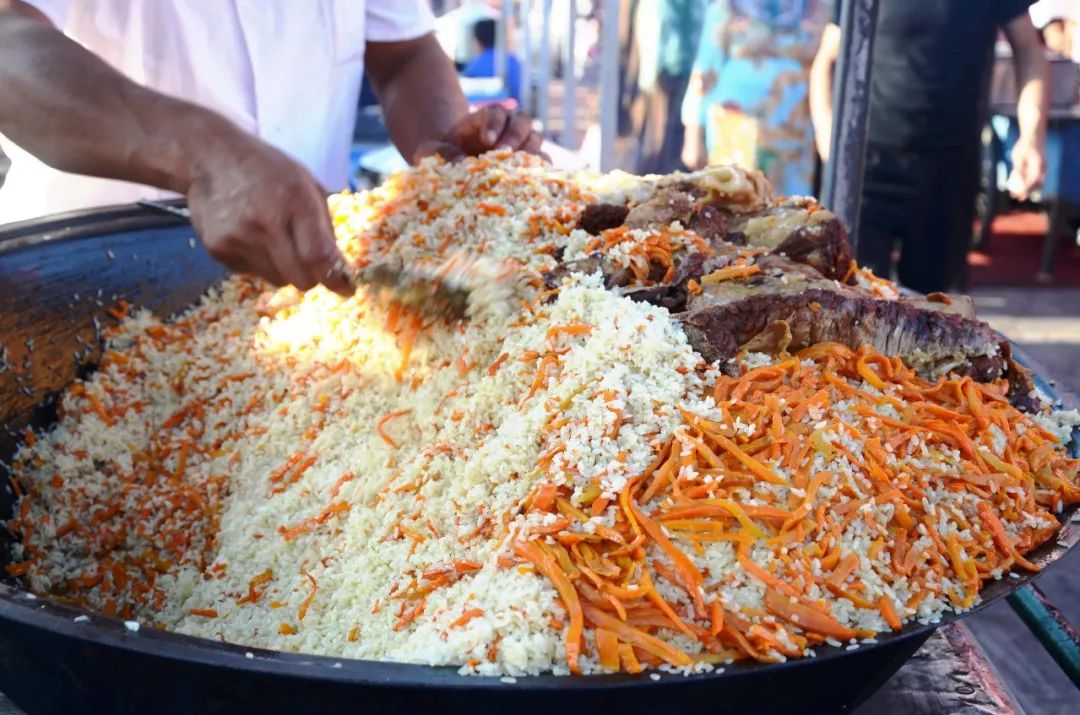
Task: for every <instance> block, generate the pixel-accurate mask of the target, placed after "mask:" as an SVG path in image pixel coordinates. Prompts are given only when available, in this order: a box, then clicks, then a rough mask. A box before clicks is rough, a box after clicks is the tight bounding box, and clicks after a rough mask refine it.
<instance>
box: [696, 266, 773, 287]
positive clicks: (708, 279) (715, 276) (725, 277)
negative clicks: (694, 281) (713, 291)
mask: <svg viewBox="0 0 1080 715" xmlns="http://www.w3.org/2000/svg"><path fill="white" fill-rule="evenodd" d="M758 273H761V266H759V265H757V264H756V263H754V264H751V265H747V266H725V267H723V268H719V269H717V270H715V271H713V272H712V273H710V274H709V275H707V276H702V277H701V285H703V286H704V285H710V284H712V283H723V282H724V281H730V280H736V279H741V278H749V277H750V276H753V275H757V274H758Z"/></svg>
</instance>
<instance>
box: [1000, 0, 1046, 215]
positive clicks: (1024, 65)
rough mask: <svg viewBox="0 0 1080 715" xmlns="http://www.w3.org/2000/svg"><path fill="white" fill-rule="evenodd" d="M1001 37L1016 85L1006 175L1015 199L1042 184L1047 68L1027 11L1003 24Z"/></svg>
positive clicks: (1044, 159)
mask: <svg viewBox="0 0 1080 715" xmlns="http://www.w3.org/2000/svg"><path fill="white" fill-rule="evenodd" d="M1005 37H1006V38H1008V40H1009V45H1010V46H1011V47H1012V50H1013V62H1014V63H1015V65H1016V84H1017V86H1018V87H1019V88H1020V97H1019V99H1018V100H1017V103H1016V121H1017V124H1019V125H1020V139H1019V141H1017V143H1016V146H1015V147H1013V150H1012V162H1013V176H1012V177H1010V180H1011V181H1015V183H1016V185H1015V186H1010V187H1009V193H1011V194H1012V195H1013V196H1015V197H1016V198H1018V199H1026V198H1027V197H1028V196H1029V195H1030V194H1031V190H1032V189H1034V188H1035V187H1036V186H1038V185H1039V184H1041V183H1042V180H1043V177H1044V175H1045V173H1046V157H1045V143H1046V117H1047V114H1048V113H1049V111H1048V105H1049V101H1050V93H1049V91H1047V82H1048V80H1047V77H1048V73H1049V69H1048V67H1047V64H1046V50H1045V48H1044V47H1043V45H1042V41H1041V40H1040V38H1039V33H1038V31H1037V30H1036V29H1035V26H1034V25H1032V24H1031V16H1030V15H1028V13H1026V12H1020V14H1018V15H1017V16H1016V17H1015V18H1013V19H1012V20H1010V21H1009V22H1008V23H1007V24H1006V25H1005ZM1014 177H1015V178H1014Z"/></svg>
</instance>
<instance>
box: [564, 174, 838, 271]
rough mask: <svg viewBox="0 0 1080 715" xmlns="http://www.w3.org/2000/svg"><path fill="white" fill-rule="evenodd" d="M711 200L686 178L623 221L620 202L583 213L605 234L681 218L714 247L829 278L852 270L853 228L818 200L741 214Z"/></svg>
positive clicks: (590, 226) (585, 221)
mask: <svg viewBox="0 0 1080 715" xmlns="http://www.w3.org/2000/svg"><path fill="white" fill-rule="evenodd" d="M684 176H693V175H684ZM695 192H697V193H695ZM709 200H710V199H709V194H708V193H707V192H706V191H705V190H703V189H695V188H693V186H692V185H689V184H688V183H687V181H686V180H684V181H682V182H681V183H674V184H671V185H665V184H663V183H658V184H657V185H656V186H655V187H653V193H652V194H651V195H650V196H648V197H647V198H645V199H643V200H642V201H640V202H639V203H637V204H634V205H632V206H630V207H629V208H628V210H627V212H626V213H625V214H624V215H623V221H622V222H621V223H618V224H615V225H611V224H612V223H614V222H615V221H616V220H617V219H618V217H619V212H618V210H617V209H618V205H615V204H592V205H590V206H587V207H586V208H585V211H584V212H583V213H582V218H581V220H580V225H581V227H582V228H585V229H586V230H587V231H589V233H594V235H599V233H597V232H596V231H597V230H598V229H599V230H600V231H602V230H604V229H607V228H615V227H617V226H619V225H624V226H626V227H627V228H630V229H645V230H650V229H659V228H661V227H664V226H670V225H671V224H673V223H676V222H677V223H679V224H680V225H681V226H683V227H684V228H686V229H688V230H690V231H693V232H694V233H695V234H697V235H698V236H700V237H701V238H703V239H705V241H706V242H708V243H709V245H711V246H713V247H718V246H722V245H724V244H734V245H737V246H748V247H751V248H762V249H766V250H768V251H770V252H772V253H777V254H780V255H785V256H787V257H788V258H790V259H791V260H793V261H795V262H797V263H805V264H806V265H809V266H813V267H814V268H816V269H817V270H818V271H819V272H820V273H821V274H822V275H824V276H825V277H826V278H835V279H837V280H842V279H844V278H845V277H846V276H847V275H848V273H849V272H850V270H851V259H852V254H851V246H850V245H849V244H848V241H847V230H846V229H845V228H844V225H843V223H841V221H840V219H838V218H837V217H836V216H835V215H834V214H832V213H831V212H830V211H827V210H825V209H823V208H821V207H820V206H819V205H818V204H817V203H816V202H815V201H814V200H813V199H803V198H795V199H787V200H785V201H783V202H782V203H778V204H775V205H772V206H767V207H766V206H761V207H758V208H757V209H756V210H754V211H751V212H745V211H744V212H741V213H740V212H734V211H732V210H731V208H730V206H726V205H724V204H711V203H708V201H709Z"/></svg>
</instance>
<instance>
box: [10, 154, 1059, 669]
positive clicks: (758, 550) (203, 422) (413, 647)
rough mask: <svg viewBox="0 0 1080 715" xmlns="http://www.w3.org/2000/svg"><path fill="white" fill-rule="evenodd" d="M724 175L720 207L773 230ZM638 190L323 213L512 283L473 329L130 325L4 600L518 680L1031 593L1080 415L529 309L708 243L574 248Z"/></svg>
mask: <svg viewBox="0 0 1080 715" xmlns="http://www.w3.org/2000/svg"><path fill="white" fill-rule="evenodd" d="M725 172H726V173H725ZM716 176H717V183H716V192H717V194H718V195H720V196H727V197H728V198H729V199H730V201H731V203H732V206H736V207H738V206H752V205H760V204H763V203H765V202H767V201H770V200H771V198H769V197H768V187H767V186H764V185H763V183H762V180H761V179H760V177H758V176H756V175H752V174H748V173H746V172H740V171H739V170H737V169H728V168H725V169H723V170H722V171H718V172H717V174H716ZM641 181H643V180H641V179H636V178H632V177H619V176H607V177H591V178H587V177H583V178H579V177H571V176H568V175H565V174H561V173H559V172H557V171H554V170H552V169H550V168H549V167H547V166H546V165H545V164H544V163H543V162H542V161H541V160H539V159H537V158H534V157H529V156H526V155H521V154H513V155H511V154H508V153H492V154H488V155H486V156H484V157H480V158H476V159H468V160H464V161H462V162H459V163H454V164H449V163H443V162H441V161H439V160H427V161H425V162H424V163H422V164H421V165H420V166H419V167H416V168H414V169H411V170H408V171H406V172H403V173H401V174H398V175H396V176H394V177H393V178H391V179H390V180H389V181H388V182H386V183H385V184H384V185H383V186H380V187H378V188H376V189H373V190H371V191H370V192H366V193H362V194H340V195H335V196H333V197H331V199H330V206H331V211H332V213H333V215H334V220H335V226H336V229H337V231H338V237H339V242H340V244H341V246H342V248H343V250H344V252H345V254H346V256H347V259H348V261H349V262H350V263H351V264H354V265H356V266H363V265H366V264H367V263H368V262H370V261H372V260H374V259H376V258H385V257H388V256H392V257H394V258H396V259H399V260H401V261H404V262H407V263H413V264H432V265H435V264H436V263H437V262H439V261H440V260H441V259H442V258H443V257H445V256H446V255H448V253H449V252H451V251H455V250H462V249H464V250H466V251H471V252H474V253H476V254H479V255H483V256H485V257H487V258H489V259H490V260H491V261H493V262H494V263H496V264H498V265H500V266H504V267H505V266H509V267H511V268H512V269H513V270H514V272H515V273H516V274H517V275H518V276H520V280H519V281H518V283H517V284H516V285H515V286H514V287H513V291H512V293H508V294H507V296H508V297H504V298H502V299H501V300H500V301H498V303H499V304H498V306H492V305H490V304H485V303H484V302H483V301H481V302H480V303H478V304H477V305H476V306H475V309H474V310H473V313H472V317H471V319H470V320H468V321H466V322H463V323H459V324H436V325H424V324H423V322H422V320H421V319H420V318H419V317H418V316H415V315H410V314H407V313H404V312H403V311H401V310H399V309H397V308H395V307H394V306H386V305H383V304H381V303H379V302H378V301H376V300H375V299H373V298H371V297H369V296H367V295H365V294H364V293H358V294H357V295H356V296H354V297H353V298H350V299H347V300H346V299H342V298H340V297H338V296H336V295H333V294H331V293H329V292H328V291H325V290H323V289H321V288H318V289H315V290H312V291H309V292H307V293H306V294H303V295H300V294H298V293H296V292H295V291H293V290H291V289H282V290H279V291H269V290H267V288H266V286H265V285H264V284H262V283H261V282H259V281H257V280H253V279H250V278H245V277H232V278H229V279H227V280H226V281H224V282H223V283H222V284H221V285H220V286H219V287H217V288H215V289H213V290H212V291H210V293H209V294H208V295H206V296H205V297H204V298H203V300H202V301H201V302H200V303H199V304H198V305H196V306H194V307H193V308H191V309H190V310H189V311H187V312H185V313H184V314H182V315H180V316H178V317H177V318H175V319H170V320H162V319H160V318H158V317H155V316H153V315H151V314H149V313H148V312H146V311H137V312H134V313H133V314H131V315H127V316H125V317H123V320H121V321H119V323H118V325H117V326H116V327H115V328H113V329H111V332H110V334H109V336H108V345H107V350H106V352H105V354H104V357H103V359H102V362H101V365H100V369H99V370H98V371H97V372H95V373H94V374H93V375H91V376H90V377H89V378H87V379H86V380H85V381H80V382H78V383H76V384H74V385H73V386H72V387H71V388H70V389H68V390H67V392H66V393H65V395H64V397H63V400H62V409H61V416H60V420H59V421H58V423H57V424H56V426H55V427H54V428H52V429H51V430H50V431H48V432H45V433H42V434H33V433H27V439H26V441H25V444H24V446H23V447H22V448H21V449H20V451H19V452H18V454H17V455H16V457H15V460H14V463H13V474H14V475H15V480H16V482H17V483H18V485H19V487H20V488H21V489H22V490H23V492H24V495H23V496H22V497H21V499H20V501H19V504H18V513H17V515H16V517H15V518H14V519H13V520H12V522H10V526H11V528H12V529H13V530H15V531H16V532H17V533H18V534H19V536H20V543H19V544H18V545H17V546H16V550H17V556H19V557H20V558H19V560H18V561H17V562H16V563H14V564H13V565H11V566H9V571H10V572H11V573H12V575H15V576H19V577H23V578H24V579H25V580H26V583H28V585H29V586H30V588H31V589H32V590H33V591H34V592H36V593H38V594H41V595H45V596H49V597H51V598H54V599H58V600H61V601H63V602H67V603H71V604H74V605H77V606H80V607H83V608H86V609H89V610H92V611H96V612H101V613H104V614H107V615H113V616H117V617H120V618H124V619H133V620H138V621H142V622H144V623H148V624H155V625H158V626H161V627H164V628H168V629H172V630H176V631H179V632H182V633H188V634H192V635H198V636H203V637H207V638H219V639H224V640H226V641H229V642H233V643H240V644H247V645H250V646H255V647H264V648H271V649H277V650H286V651H303V652H307V653H317V654H325V655H333V656H340V657H355V658H365V659H379V660H394V661H404V662H412V663H423V664H431V665H454V666H458V667H460V668H461V671H462V672H463V673H469V674H474V673H475V674H483V675H501V674H506V675H524V674H534V673H540V672H546V671H554V672H556V673H568V672H574V673H578V672H583V673H592V672H599V671H604V670H608V671H612V670H624V671H629V672H637V671H640V670H642V669H647V668H665V669H676V670H680V671H683V672H691V671H696V670H708V669H712V668H715V667H720V666H723V665H724V664H726V663H729V662H732V661H734V660H737V659H741V658H754V659H757V660H761V661H778V660H784V659H787V658H795V657H802V656H805V655H810V654H813V652H814V651H813V649H814V648H815V647H816V646H818V645H820V644H822V643H829V644H833V645H845V646H846V645H849V644H858V643H860V642H862V641H863V640H866V639H872V638H873V637H874V636H875V635H876V634H878V633H881V632H884V631H889V630H896V629H899V628H901V627H902V626H903V624H905V623H908V622H912V621H919V622H923V623H928V622H936V621H937V620H938V619H940V618H941V617H942V615H943V614H945V613H948V612H953V611H963V610H966V609H969V608H971V607H972V606H974V605H975V604H976V603H978V592H979V589H980V587H981V585H982V583H983V582H984V581H986V580H988V579H993V578H1002V577H1003V576H1005V575H1006V574H1007V573H1008V572H1009V570H1010V569H1013V568H1029V569H1030V568H1034V565H1033V564H1030V563H1029V562H1028V561H1027V560H1026V559H1025V558H1024V556H1023V554H1024V553H1026V552H1028V551H1030V550H1031V549H1033V548H1034V547H1036V546H1037V545H1039V544H1040V543H1043V542H1044V541H1046V540H1048V539H1050V538H1052V537H1053V535H1054V533H1055V532H1056V530H1057V529H1058V526H1059V524H1058V521H1057V519H1056V517H1055V513H1057V512H1060V511H1061V509H1062V508H1063V507H1064V506H1065V505H1066V504H1072V503H1076V502H1078V501H1080V488H1078V486H1077V470H1078V463H1077V462H1076V461H1075V460H1072V459H1070V458H1068V456H1067V454H1066V453H1065V449H1064V447H1063V445H1062V440H1063V438H1065V436H1066V435H1068V434H1069V432H1070V430H1071V428H1072V427H1073V426H1075V424H1076V422H1077V421H1078V420H1077V418H1076V415H1075V413H1053V412H1051V411H1050V409H1049V408H1048V407H1047V408H1046V409H1045V410H1044V413H1043V414H1041V415H1031V414H1027V413H1023V412H1021V411H1019V410H1017V409H1016V408H1014V407H1013V406H1012V405H1011V404H1009V402H1008V399H1007V397H1006V386H1005V384H1004V381H998V382H994V383H979V382H975V381H973V380H972V379H971V378H969V377H963V376H960V375H957V374H950V375H948V376H944V377H940V378H938V379H936V380H928V379H924V378H922V377H919V376H918V375H916V374H915V373H914V372H913V371H912V370H911V369H909V368H908V367H906V366H905V365H904V364H903V362H902V361H901V360H900V359H899V358H896V357H890V356H885V355H880V354H877V353H875V352H874V351H873V350H870V349H869V348H862V349H859V350H851V349H849V348H847V347H844V346H842V345H838V344H819V345H815V346H813V347H811V348H808V349H806V350H803V351H800V352H798V353H797V354H795V355H791V356H781V357H778V358H777V357H772V356H767V355H761V354H755V353H743V354H741V355H740V356H739V357H738V358H736V359H735V360H734V361H732V362H731V363H730V364H718V363H714V364H708V363H706V362H705V361H704V360H702V358H701V357H700V355H698V354H697V353H696V352H695V351H694V350H693V348H692V347H691V346H690V345H689V344H688V342H687V339H686V336H685V334H684V333H683V331H682V328H681V326H680V325H679V323H678V322H677V321H676V320H675V319H674V318H673V317H672V315H671V314H670V313H669V312H668V311H667V310H666V309H664V308H660V307H655V306H652V305H649V304H647V303H642V302H634V301H632V300H630V299H629V298H627V297H625V296H622V295H620V294H618V292H617V291H613V290H609V289H607V288H605V286H604V283H603V281H602V279H601V277H600V276H598V275H583V274H574V275H571V276H570V278H569V279H568V280H567V281H566V282H565V283H563V284H562V286H561V287H559V288H556V289H553V290H545V286H544V283H543V280H542V274H543V272H545V271H549V270H551V269H553V268H554V267H555V266H556V265H557V264H558V262H559V261H560V260H562V259H565V258H569V257H572V256H574V255H579V254H580V253H581V252H582V250H584V249H585V248H587V247H588V248H590V249H591V248H595V247H597V246H601V247H603V248H605V250H607V251H608V255H609V256H610V257H612V258H613V259H615V260H622V261H625V262H626V266H627V268H628V269H630V270H631V271H632V272H633V273H634V274H635V275H636V276H638V278H640V279H642V280H644V279H645V278H646V277H647V276H648V274H649V270H648V268H649V266H650V265H652V264H655V263H656V262H657V261H659V262H660V268H662V269H664V270H663V271H661V272H662V273H663V272H668V273H670V271H671V270H672V269H671V261H670V256H671V253H672V252H673V251H675V252H677V251H681V250H689V248H691V247H697V248H700V247H701V243H702V242H701V240H700V239H699V238H698V237H697V236H695V235H694V234H693V232H692V231H689V230H688V229H686V228H684V227H682V226H679V225H672V226H670V227H666V228H664V229H662V230H660V231H655V232H651V233H650V232H648V231H642V230H640V229H638V230H634V231H617V232H615V233H609V234H608V235H606V236H604V237H602V238H600V239H597V238H595V237H593V236H590V235H588V234H586V233H585V232H583V231H582V230H581V229H580V228H578V227H577V221H578V216H579V215H580V213H581V211H582V210H583V208H584V206H585V205H586V204H588V203H590V202H595V201H597V200H600V199H604V198H605V197H609V196H614V195H632V194H633V192H634V191H635V190H638V189H639V188H640V182H641ZM725 192H726V193H725ZM774 229H775V226H772V225H770V226H768V227H764V226H763V227H762V229H761V230H774ZM733 268H740V265H739V264H738V263H736V264H735V265H734V266H733ZM743 272H745V271H743ZM859 278H860V280H864V281H868V282H869V283H870V284H871V285H872V286H874V287H875V289H876V290H879V291H886V292H887V290H888V289H887V287H879V286H880V285H881V284H880V279H874V278H873V277H872V276H870V275H869V274H865V275H864V274H860V276H859ZM481 279H483V277H481ZM511 295H512V297H509V296H511ZM494 308H498V309H494ZM122 310H123V308H122Z"/></svg>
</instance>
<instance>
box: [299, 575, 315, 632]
mask: <svg viewBox="0 0 1080 715" xmlns="http://www.w3.org/2000/svg"><path fill="white" fill-rule="evenodd" d="M303 573H304V576H306V577H307V580H308V581H311V591H310V592H308V595H307V596H306V597H304V600H303V601H302V602H301V603H300V608H299V609H298V610H297V613H296V615H297V619H298V620H301V621H302V620H304V616H306V615H307V612H308V608H310V607H311V602H312V601H313V600H315V593H316V592H317V591H318V590H319V584H318V582H317V581H316V580H315V577H314V576H312V575H311V574H309V573H308V572H307V571H304V572H303Z"/></svg>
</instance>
